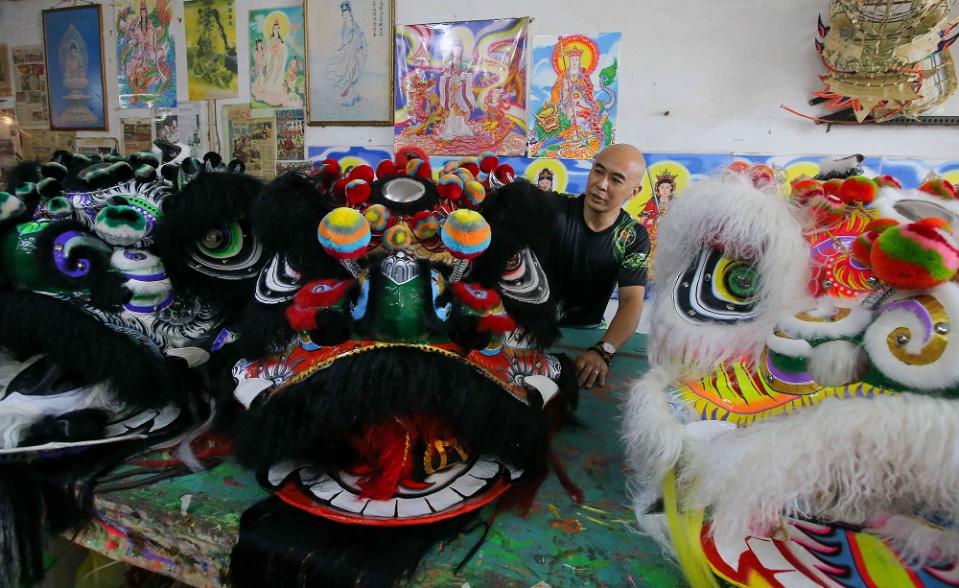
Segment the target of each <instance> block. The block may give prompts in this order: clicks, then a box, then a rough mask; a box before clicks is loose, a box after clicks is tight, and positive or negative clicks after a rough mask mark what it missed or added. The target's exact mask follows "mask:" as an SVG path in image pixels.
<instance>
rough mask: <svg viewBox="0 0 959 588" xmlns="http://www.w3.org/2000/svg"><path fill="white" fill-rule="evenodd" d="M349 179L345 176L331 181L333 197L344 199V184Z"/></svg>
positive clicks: (347, 182)
mask: <svg viewBox="0 0 959 588" xmlns="http://www.w3.org/2000/svg"><path fill="white" fill-rule="evenodd" d="M349 183H350V181H349V180H348V179H346V178H340V179H338V180H336V182H334V183H333V197H334V198H336V199H338V200H346V185H347V184H349Z"/></svg>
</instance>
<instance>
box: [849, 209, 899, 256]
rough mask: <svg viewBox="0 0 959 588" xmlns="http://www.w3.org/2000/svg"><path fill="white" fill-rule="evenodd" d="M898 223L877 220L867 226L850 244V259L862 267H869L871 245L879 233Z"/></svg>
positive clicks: (888, 220) (890, 220)
mask: <svg viewBox="0 0 959 588" xmlns="http://www.w3.org/2000/svg"><path fill="white" fill-rule="evenodd" d="M898 225H899V223H898V222H896V221H894V220H893V219H891V218H877V219H876V220H874V221H872V222H870V223H869V224H867V225H866V226H865V227H864V228H863V230H862V233H860V234H859V236H858V237H856V240H855V241H853V242H852V258H853V259H854V260H856V261H858V262H859V263H860V264H862V265H864V266H867V267H868V266H869V264H870V263H872V262H871V261H870V256H871V255H872V244H873V242H874V241H875V240H876V237H878V236H879V234H880V233H882V232H883V231H885V230H886V229H888V228H890V227H895V226H898Z"/></svg>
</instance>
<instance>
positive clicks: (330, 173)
mask: <svg viewBox="0 0 959 588" xmlns="http://www.w3.org/2000/svg"><path fill="white" fill-rule="evenodd" d="M310 175H313V176H319V177H320V179H322V180H326V181H332V180H333V178H336V177H339V175H340V162H338V161H337V160H335V159H332V158H327V159H324V160H323V161H321V162H320V164H319V165H317V166H316V167H314V168H313V170H312V171H311V172H310Z"/></svg>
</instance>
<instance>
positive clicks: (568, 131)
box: [528, 33, 621, 159]
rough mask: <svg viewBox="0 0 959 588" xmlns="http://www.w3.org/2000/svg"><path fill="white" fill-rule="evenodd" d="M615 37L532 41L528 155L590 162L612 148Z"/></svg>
mask: <svg viewBox="0 0 959 588" xmlns="http://www.w3.org/2000/svg"><path fill="white" fill-rule="evenodd" d="M620 39H621V35H620V33H600V34H598V35H596V36H588V35H560V36H538V37H536V39H535V41H534V43H533V75H532V81H531V83H530V105H529V113H530V120H529V149H528V152H529V156H530V157H554V158H555V157H566V158H571V159H592V158H593V157H595V156H596V154H597V153H599V152H600V151H602V150H603V149H604V148H605V147H607V146H609V145H610V144H612V143H613V138H614V134H615V133H614V129H615V120H616V103H617V94H618V90H617V87H618V85H619V84H618V78H617V70H618V67H619V45H620Z"/></svg>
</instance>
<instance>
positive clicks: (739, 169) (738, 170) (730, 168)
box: [726, 161, 749, 174]
mask: <svg viewBox="0 0 959 588" xmlns="http://www.w3.org/2000/svg"><path fill="white" fill-rule="evenodd" d="M748 170H749V163H747V162H745V161H734V162H732V163H730V164H729V165H727V166H726V173H731V174H744V173H746V172H747V171H748Z"/></svg>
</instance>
